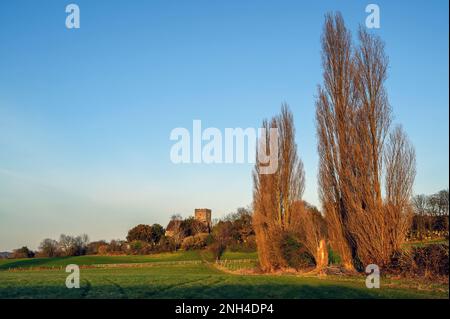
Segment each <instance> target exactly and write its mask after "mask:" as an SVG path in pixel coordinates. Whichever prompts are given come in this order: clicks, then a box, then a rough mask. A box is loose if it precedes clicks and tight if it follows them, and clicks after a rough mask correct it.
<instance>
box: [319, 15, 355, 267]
mask: <svg viewBox="0 0 450 319" xmlns="http://www.w3.org/2000/svg"><path fill="white" fill-rule="evenodd" d="M322 65H323V69H324V71H323V78H324V83H323V87H322V86H319V89H318V98H317V101H316V121H317V136H318V141H319V143H318V153H319V195H320V199H321V202H322V206H323V210H324V213H325V216H326V220H327V224H328V236H329V238H330V242H331V245H332V247H333V248H334V249H335V250H336V251H337V252H338V254H339V255H340V256H341V259H342V262H343V265H344V266H345V267H346V268H348V269H352V268H353V263H352V260H353V255H354V252H355V245H354V242H353V240H352V238H351V234H350V232H349V230H348V228H347V219H348V213H349V212H348V207H347V203H346V201H345V198H344V196H345V194H344V192H343V191H344V190H345V189H346V188H347V189H348V187H346V186H345V184H346V183H347V182H348V181H347V176H348V172H349V171H351V162H350V160H351V148H350V146H351V145H350V144H351V139H352V136H354V134H352V130H353V129H354V128H353V126H352V123H353V122H354V119H353V117H354V114H355V109H356V102H355V95H356V94H355V88H354V85H353V77H354V68H355V66H354V63H353V59H352V47H351V34H350V32H349V31H348V30H347V29H346V27H345V25H344V20H343V18H342V16H341V15H340V14H339V13H338V14H336V15H334V16H332V15H327V16H326V17H325V26H324V31H323V36H322Z"/></svg>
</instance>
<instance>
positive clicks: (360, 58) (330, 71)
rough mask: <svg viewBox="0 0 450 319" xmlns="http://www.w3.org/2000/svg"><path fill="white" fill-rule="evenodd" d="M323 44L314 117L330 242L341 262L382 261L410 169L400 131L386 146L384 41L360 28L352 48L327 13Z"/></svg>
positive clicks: (393, 243)
mask: <svg viewBox="0 0 450 319" xmlns="http://www.w3.org/2000/svg"><path fill="white" fill-rule="evenodd" d="M322 50H323V68H324V84H323V87H319V94H318V98H317V102H316V119H317V133H318V140H319V144H318V151H319V158H320V169H319V170H320V171H319V187H320V197H321V201H322V205H323V209H324V212H325V215H326V219H327V222H328V234H329V237H330V242H331V244H332V246H333V248H334V249H335V250H336V251H337V252H338V253H339V255H340V256H341V259H342V261H343V264H344V266H345V267H346V268H350V269H351V268H352V267H353V266H354V265H355V264H359V263H362V265H361V264H359V266H365V265H367V264H370V263H376V264H378V265H379V266H383V265H385V264H386V263H387V262H389V258H390V257H391V256H392V254H393V252H394V251H395V250H396V249H398V248H399V247H400V245H401V243H402V241H403V240H404V236H405V233H406V225H407V220H408V218H407V216H408V215H409V214H408V211H409V200H410V195H411V187H412V184H413V181H414V175H415V171H414V169H415V161H414V151H413V149H412V147H411V146H410V145H409V144H408V142H407V139H406V137H405V135H404V134H403V133H402V132H401V131H398V130H395V131H394V132H393V134H392V135H391V139H390V141H389V144H388V145H387V146H386V145H385V139H386V136H387V135H388V132H389V127H390V123H391V107H390V105H389V102H388V99H387V93H386V90H385V88H384V82H385V80H386V76H387V74H386V71H387V66H388V59H387V57H386V56H385V54H384V44H383V42H382V41H381V40H380V39H379V38H378V37H376V36H373V35H370V34H368V33H367V32H366V31H365V30H363V29H360V31H359V47H357V48H355V49H353V47H352V44H351V35H350V32H349V31H348V30H347V29H346V28H345V25H344V21H343V19H342V16H341V15H340V14H336V15H334V16H331V15H328V16H327V17H326V21H325V27H324V35H323V38H322ZM385 152H386V153H385ZM384 155H385V157H384V158H385V162H386V166H387V167H386V174H385V175H386V181H385V183H386V194H387V196H386V199H385V200H384V201H383V198H382V191H381V189H382V182H381V180H382V174H383V156H384Z"/></svg>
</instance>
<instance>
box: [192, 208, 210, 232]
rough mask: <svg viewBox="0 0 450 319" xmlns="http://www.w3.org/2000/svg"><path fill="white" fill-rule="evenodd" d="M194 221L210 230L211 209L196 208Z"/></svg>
mask: <svg viewBox="0 0 450 319" xmlns="http://www.w3.org/2000/svg"><path fill="white" fill-rule="evenodd" d="M195 219H196V220H198V221H201V222H202V223H203V224H205V225H206V226H207V227H208V229H211V226H212V224H211V209H208V208H196V209H195Z"/></svg>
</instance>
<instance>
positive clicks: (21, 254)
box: [11, 208, 256, 258]
mask: <svg viewBox="0 0 450 319" xmlns="http://www.w3.org/2000/svg"><path fill="white" fill-rule="evenodd" d="M180 249H181V250H194V249H209V250H210V251H211V252H212V253H213V254H214V256H215V257H216V258H220V256H221V255H222V253H223V252H224V251H225V249H229V250H232V251H254V250H255V249H256V243H255V233H254V230H253V225H252V213H251V211H250V209H247V208H238V209H237V211H236V212H235V213H231V214H229V215H227V216H225V217H224V218H223V219H222V220H217V221H214V223H213V225H211V227H208V226H207V225H205V224H204V223H202V222H200V221H198V220H196V219H195V218H194V217H188V218H185V219H183V218H182V217H181V216H180V215H173V216H172V217H171V219H170V222H169V224H168V225H167V228H166V229H165V228H164V227H163V226H161V225H160V224H153V225H145V224H139V225H137V226H135V227H133V228H131V229H130V230H129V231H128V234H127V236H126V240H121V239H114V240H111V241H109V242H107V241H105V240H98V241H93V242H90V241H89V237H88V236H87V235H85V234H83V235H79V236H70V235H66V234H61V235H60V237H59V240H54V239H51V238H46V239H44V240H43V241H42V242H41V243H40V245H39V248H38V250H37V251H36V252H34V251H32V250H30V249H29V248H28V247H21V248H19V249H15V250H14V251H13V253H12V254H11V257H12V258H33V257H65V256H81V255H123V254H129V255H143V254H151V253H159V252H171V251H176V250H180Z"/></svg>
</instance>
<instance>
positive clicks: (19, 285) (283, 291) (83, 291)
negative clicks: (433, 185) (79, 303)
mask: <svg viewBox="0 0 450 319" xmlns="http://www.w3.org/2000/svg"><path fill="white" fill-rule="evenodd" d="M209 257H210V256H208V255H207V254H205V253H200V252H179V253H172V254H170V253H169V254H159V255H151V256H81V257H70V258H41V259H35V260H33V259H27V260H7V261H1V262H0V269H1V270H0V298H448V287H446V286H445V285H433V286H429V285H428V286H421V287H419V286H417V284H416V283H414V282H408V281H394V280H388V279H382V282H381V288H380V289H367V288H366V287H365V278H364V277H363V276H360V277H359V276H358V277H345V278H338V277H333V276H328V277H326V278H325V279H321V278H318V277H305V276H294V275H282V276H281V275H240V274H232V273H228V272H223V271H221V270H219V269H217V268H216V267H215V266H214V264H212V263H210V262H208V259H209ZM224 258H226V259H227V260H229V263H230V264H233V263H237V264H239V263H240V260H242V259H245V262H248V261H249V259H255V258H256V254H255V253H250V254H245V253H226V254H225V256H224ZM71 263H74V264H78V265H86V266H92V265H98V266H97V267H94V268H82V269H81V287H80V289H68V288H66V286H65V279H66V276H67V275H68V274H67V273H66V272H65V270H64V267H63V266H64V265H66V264H71ZM142 263H143V264H142ZM101 264H104V266H102V265H101ZM112 264H116V265H112ZM111 266H114V267H111ZM18 267H20V268H18ZM27 267H33V268H27ZM36 267H39V268H38V269H36ZM46 267H48V268H49V269H46ZM51 267H54V268H53V269H51ZM7 269H11V270H7Z"/></svg>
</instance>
